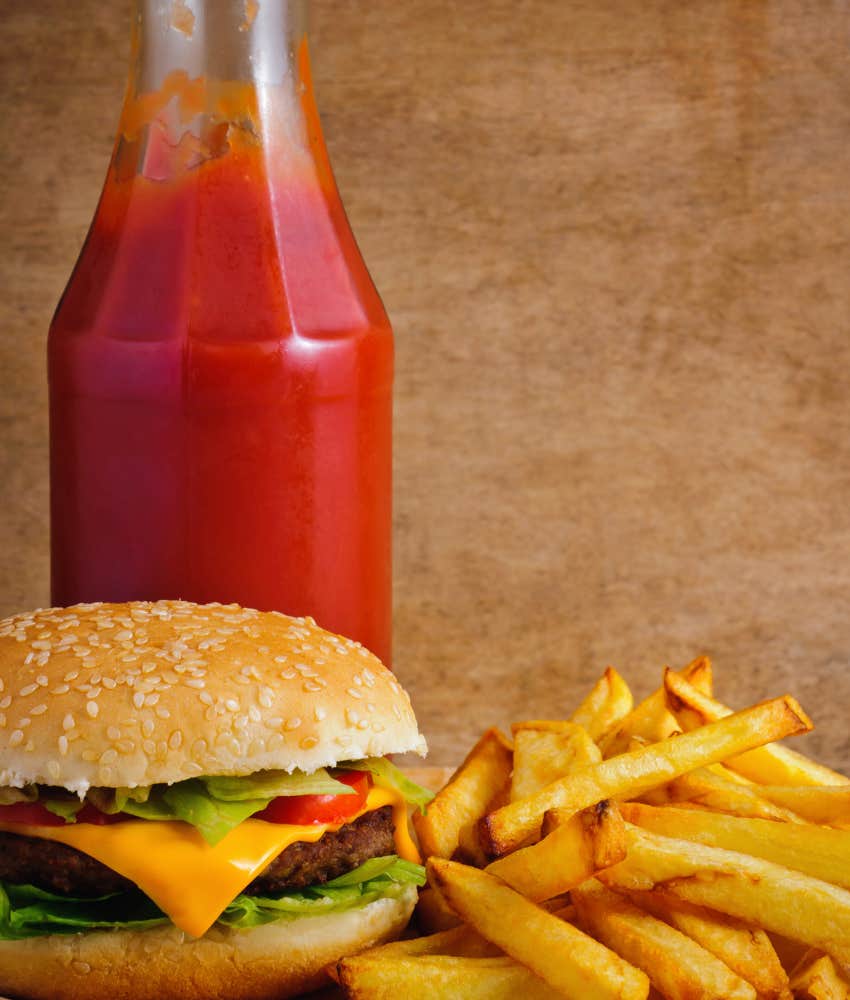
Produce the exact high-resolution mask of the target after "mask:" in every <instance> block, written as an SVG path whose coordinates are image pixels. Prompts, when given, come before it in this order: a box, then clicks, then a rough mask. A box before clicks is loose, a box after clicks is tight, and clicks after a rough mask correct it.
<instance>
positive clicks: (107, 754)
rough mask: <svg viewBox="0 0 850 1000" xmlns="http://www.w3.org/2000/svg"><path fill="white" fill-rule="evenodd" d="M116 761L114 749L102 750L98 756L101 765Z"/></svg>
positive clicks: (116, 756)
mask: <svg viewBox="0 0 850 1000" xmlns="http://www.w3.org/2000/svg"><path fill="white" fill-rule="evenodd" d="M116 760H118V751H117V750H116V749H115V748H114V747H110V748H109V749H108V750H104V751H103V753H102V754H101V755H100V763H101V764H112V763H113V762H114V761H116Z"/></svg>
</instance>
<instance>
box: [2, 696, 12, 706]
mask: <svg viewBox="0 0 850 1000" xmlns="http://www.w3.org/2000/svg"><path fill="white" fill-rule="evenodd" d="M11 704H12V699H11V697H10V696H9V695H8V694H7V695H4V696H3V700H2V701H0V708H8V707H9V706H10V705H11Z"/></svg>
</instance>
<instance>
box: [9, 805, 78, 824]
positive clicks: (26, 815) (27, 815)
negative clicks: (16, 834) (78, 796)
mask: <svg viewBox="0 0 850 1000" xmlns="http://www.w3.org/2000/svg"><path fill="white" fill-rule="evenodd" d="M0 822H2V823H27V824H29V825H30V826H64V825H65V820H64V819H62V817H61V816H57V815H56V814H55V813H52V812H51V811H50V810H49V809H45V808H44V806H43V805H41V803H40V802H13V803H12V805H10V806H0Z"/></svg>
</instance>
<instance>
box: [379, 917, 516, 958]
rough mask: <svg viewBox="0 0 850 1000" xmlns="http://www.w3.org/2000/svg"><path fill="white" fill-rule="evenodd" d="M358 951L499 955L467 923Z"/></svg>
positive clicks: (392, 954)
mask: <svg viewBox="0 0 850 1000" xmlns="http://www.w3.org/2000/svg"><path fill="white" fill-rule="evenodd" d="M361 954H363V955H368V956H369V958H398V957H402V956H405V955H409V956H412V955H455V956H458V957H463V958H492V957H493V956H495V955H502V954H504V952H502V951H501V950H500V949H499V948H497V947H496V945H494V944H493V943H492V942H490V941H488V940H487V939H486V938H483V937H481V935H480V934H479V933H478V932H477V931H475V930H473V929H472V928H471V927H470V926H469V925H468V924H458V926H457V927H452V928H451V930H447V931H440V932H439V933H437V934H429V935H427V936H426V937H415V938H404V939H402V940H401V941H390V942H389V943H388V944H382V945H379V946H378V947H377V948H371V949H370V950H369V951H364V952H362V953H361Z"/></svg>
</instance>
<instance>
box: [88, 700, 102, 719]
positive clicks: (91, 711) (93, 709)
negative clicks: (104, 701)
mask: <svg viewBox="0 0 850 1000" xmlns="http://www.w3.org/2000/svg"><path fill="white" fill-rule="evenodd" d="M99 711H100V709H99V708H98V707H97V702H96V701H87V702H86V712H87V713H88V715H89V716H90V717H91V718H92V719H96V718H97V713H98V712H99Z"/></svg>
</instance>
